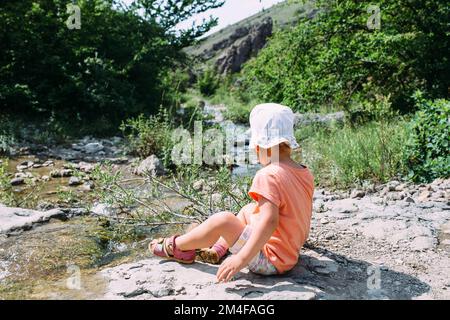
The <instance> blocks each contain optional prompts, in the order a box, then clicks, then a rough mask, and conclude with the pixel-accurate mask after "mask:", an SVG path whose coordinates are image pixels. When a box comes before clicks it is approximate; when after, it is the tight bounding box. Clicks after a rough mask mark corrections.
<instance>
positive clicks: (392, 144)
mask: <svg viewBox="0 0 450 320" xmlns="http://www.w3.org/2000/svg"><path fill="white" fill-rule="evenodd" d="M407 136H408V129H407V123H406V121H404V120H403V119H397V121H391V122H370V123H367V124H364V125H361V126H358V127H350V126H345V127H342V128H339V127H333V128H318V127H314V126H309V127H305V128H302V129H299V130H297V131H296V137H297V139H298V141H299V143H300V144H301V147H302V160H303V162H304V163H305V164H306V165H308V166H309V167H310V168H311V169H312V171H313V173H314V176H315V178H316V184H317V185H319V186H328V187H336V188H347V187H351V186H355V185H360V184H362V183H364V182H365V181H371V182H376V183H384V182H387V181H388V180H389V179H392V178H394V177H398V176H399V175H400V176H403V175H404V173H405V166H404V161H403V159H404V158H403V155H404V145H405V143H406V140H407Z"/></svg>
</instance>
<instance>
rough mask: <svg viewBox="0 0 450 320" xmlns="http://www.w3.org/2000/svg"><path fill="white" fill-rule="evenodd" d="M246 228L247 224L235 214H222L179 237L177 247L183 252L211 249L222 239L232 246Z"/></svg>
mask: <svg viewBox="0 0 450 320" xmlns="http://www.w3.org/2000/svg"><path fill="white" fill-rule="evenodd" d="M244 228H245V224H244V223H243V222H242V221H241V219H239V218H238V217H236V216H235V215H234V214H233V213H231V212H220V213H217V214H215V215H213V216H212V217H211V218H209V219H208V220H206V221H205V222H203V223H202V224H201V225H199V226H197V227H196V228H194V229H193V230H191V231H190V232H188V233H186V234H185V235H183V236H180V237H178V238H177V240H176V245H177V247H178V248H179V249H180V250H183V251H186V250H193V249H199V248H209V247H210V246H212V245H213V244H215V243H216V241H217V240H218V239H219V238H220V237H222V238H223V239H224V241H225V243H226V244H227V245H228V246H230V245H233V244H234V243H235V242H236V241H237V239H239V236H240V235H241V233H242V231H243V230H244Z"/></svg>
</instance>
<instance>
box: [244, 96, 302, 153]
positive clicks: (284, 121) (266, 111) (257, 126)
mask: <svg viewBox="0 0 450 320" xmlns="http://www.w3.org/2000/svg"><path fill="white" fill-rule="evenodd" d="M294 119H295V115H294V113H293V112H292V110H291V108H289V107H286V106H283V105H281V104H277V103H264V104H259V105H257V106H256V107H254V108H253V110H252V112H251V113H250V133H251V138H250V145H249V146H250V148H256V146H257V145H258V146H260V147H261V148H264V149H268V148H271V147H273V146H276V145H278V144H280V143H283V142H286V143H287V144H288V145H289V146H290V147H291V149H296V148H298V147H299V145H298V143H297V141H296V140H295V136H294Z"/></svg>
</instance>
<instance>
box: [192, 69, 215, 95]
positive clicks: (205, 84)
mask: <svg viewBox="0 0 450 320" xmlns="http://www.w3.org/2000/svg"><path fill="white" fill-rule="evenodd" d="M197 86H198V89H199V90H200V93H201V94H203V95H205V96H211V95H213V94H214V93H215V92H216V90H217V88H218V87H219V79H218V77H217V75H216V74H215V72H214V70H212V69H206V70H205V71H203V73H202V74H201V75H200V76H199V77H198V80H197Z"/></svg>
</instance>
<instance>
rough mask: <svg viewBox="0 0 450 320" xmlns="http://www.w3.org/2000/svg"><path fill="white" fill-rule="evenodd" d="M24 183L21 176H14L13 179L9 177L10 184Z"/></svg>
mask: <svg viewBox="0 0 450 320" xmlns="http://www.w3.org/2000/svg"><path fill="white" fill-rule="evenodd" d="M24 183H25V179H23V178H14V179H11V181H10V184H11V185H12V186H20V185H22V184H24Z"/></svg>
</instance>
